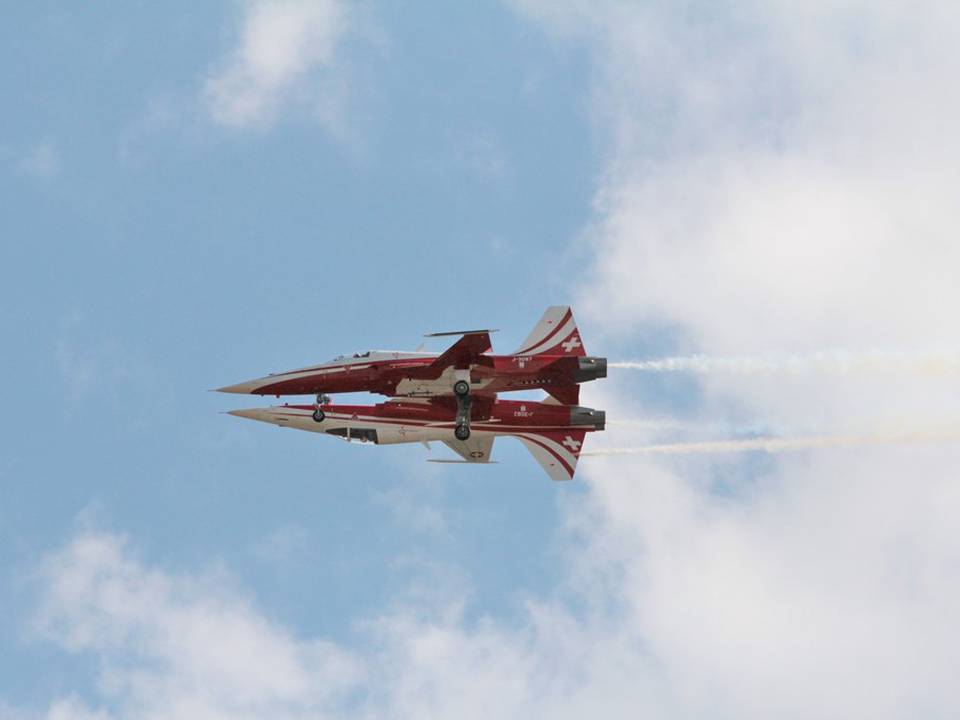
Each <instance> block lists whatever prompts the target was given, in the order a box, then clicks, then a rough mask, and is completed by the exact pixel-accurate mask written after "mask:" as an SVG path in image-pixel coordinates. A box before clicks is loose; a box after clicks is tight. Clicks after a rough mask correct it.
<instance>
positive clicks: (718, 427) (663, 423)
mask: <svg viewBox="0 0 960 720" xmlns="http://www.w3.org/2000/svg"><path fill="white" fill-rule="evenodd" d="M607 427H608V428H611V429H612V428H625V429H631V430H650V431H653V432H674V433H701V434H703V433H713V434H720V435H762V434H771V433H777V434H780V435H782V434H785V433H790V432H797V428H789V429H788V428H785V427H783V426H773V425H771V424H770V423H751V424H732V423H729V422H705V421H698V420H680V419H676V418H642V419H634V418H614V419H608V420H607Z"/></svg>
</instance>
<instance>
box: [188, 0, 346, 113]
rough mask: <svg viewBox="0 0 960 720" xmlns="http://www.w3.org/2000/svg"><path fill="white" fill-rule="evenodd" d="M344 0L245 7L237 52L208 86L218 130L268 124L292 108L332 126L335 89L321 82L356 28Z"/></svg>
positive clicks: (262, 1) (258, 2) (251, 2)
mask: <svg viewBox="0 0 960 720" xmlns="http://www.w3.org/2000/svg"><path fill="white" fill-rule="evenodd" d="M350 23H351V8H350V6H349V4H348V3H346V2H343V0H247V2H245V3H244V15H243V19H242V21H241V28H240V31H239V35H240V37H239V39H238V44H237V46H236V48H234V50H233V51H232V52H231V53H230V54H229V56H228V57H226V58H225V59H224V60H222V61H221V62H220V63H219V64H218V66H217V68H216V69H215V70H214V71H213V73H212V74H211V75H210V76H209V77H208V78H207V80H206V82H205V84H204V90H203V99H204V102H205V104H206V107H207V109H208V111H209V113H210V116H211V117H212V118H213V120H214V121H215V122H217V123H220V124H222V125H225V126H229V127H235V128H262V127H266V126H268V125H270V124H271V123H272V122H273V121H274V120H275V119H276V117H277V116H278V114H279V113H280V112H281V111H282V110H283V109H284V108H285V107H286V106H288V105H291V104H306V105H309V106H311V107H312V108H313V109H314V111H315V112H316V114H317V116H318V117H320V118H321V119H323V120H324V121H325V122H327V123H328V124H336V122H335V121H336V117H335V116H336V113H335V111H334V109H333V108H332V107H331V105H336V104H338V103H340V102H341V100H342V98H340V97H338V96H337V92H339V91H338V90H337V88H341V85H339V84H337V83H335V82H323V78H322V77H321V75H322V73H323V71H324V70H325V69H329V68H330V66H331V65H332V64H333V62H334V59H335V56H336V52H337V48H338V45H339V44H340V42H341V40H342V38H343V36H344V34H345V33H346V32H347V31H348V29H349V28H350Z"/></svg>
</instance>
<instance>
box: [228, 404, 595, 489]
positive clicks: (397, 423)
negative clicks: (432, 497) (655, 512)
mask: <svg viewBox="0 0 960 720" xmlns="http://www.w3.org/2000/svg"><path fill="white" fill-rule="evenodd" d="M230 414H231V415H237V416H239V417H244V418H249V419H251V420H260V421H262V422H267V423H272V424H274V425H278V426H280V427H288V428H295V429H298V430H308V431H312V432H317V433H323V434H326V435H331V436H333V437H336V438H340V439H342V440H347V441H349V442H356V443H373V444H377V445H393V444H397V443H413V442H420V443H424V444H429V443H430V442H431V441H440V442H443V443H444V444H446V445H447V446H448V447H450V448H451V449H452V450H453V451H454V452H456V453H457V454H458V455H459V456H460V458H461V459H460V460H431V462H462V463H489V462H491V460H490V455H491V452H492V450H493V441H494V439H495V438H497V437H502V436H507V437H514V438H517V439H518V440H520V441H521V442H522V443H523V444H524V445H525V446H526V447H527V449H528V450H529V451H530V452H531V454H532V455H533V456H534V458H536V460H537V462H538V463H540V465H541V467H543V469H544V470H545V471H546V473H547V475H549V476H550V477H551V478H552V479H553V480H572V479H573V475H574V472H575V471H576V467H577V460H578V459H579V458H580V450H581V448H582V447H583V442H584V438H585V437H586V434H587V433H589V432H594V431H598V430H603V429H604V426H605V421H606V416H605V414H604V412H603V411H602V410H593V409H590V408H585V407H579V406H570V405H561V404H560V403H558V402H557V401H556V400H548V401H547V402H542V403H541V402H533V401H529V400H528V401H519V400H499V399H496V398H494V397H492V396H487V397H478V398H476V399H475V401H474V402H473V403H472V405H471V408H470V419H471V421H472V433H471V432H468V433H467V434H466V437H463V436H462V434H461V433H460V432H459V431H460V429H461V428H462V427H463V425H462V418H461V417H460V409H459V407H458V403H457V401H456V398H453V397H434V398H396V399H392V400H388V401H387V402H384V403H380V404H377V405H334V404H332V403H329V402H326V403H323V404H319V405H282V406H277V407H268V408H254V409H251V410H231V411H230Z"/></svg>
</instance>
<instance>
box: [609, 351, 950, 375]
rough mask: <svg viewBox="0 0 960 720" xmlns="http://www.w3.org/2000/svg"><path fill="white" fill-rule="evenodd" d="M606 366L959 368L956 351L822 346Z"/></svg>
mask: <svg viewBox="0 0 960 720" xmlns="http://www.w3.org/2000/svg"><path fill="white" fill-rule="evenodd" d="M608 367H610V368H617V369H623V370H644V371H647V372H692V373H701V374H703V373H712V372H726V373H736V374H740V375H757V374H765V373H778V372H788V373H796V374H799V373H807V372H830V373H840V374H843V373H850V372H859V371H865V370H866V371H909V372H919V373H922V374H944V373H953V372H958V371H960V352H956V351H942V352H941V351H923V352H921V351H902V350H900V351H892V350H865V351H860V352H853V351H848V350H824V351H819V352H815V353H809V354H805V355H755V356H749V355H747V356H740V357H710V356H708V355H689V356H686V357H670V358H661V359H659V360H640V361H624V362H612V363H609V365H608Z"/></svg>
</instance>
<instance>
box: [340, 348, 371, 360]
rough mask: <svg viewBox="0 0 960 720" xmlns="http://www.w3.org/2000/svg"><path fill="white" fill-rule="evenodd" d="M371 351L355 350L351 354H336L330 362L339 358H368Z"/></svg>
mask: <svg viewBox="0 0 960 720" xmlns="http://www.w3.org/2000/svg"><path fill="white" fill-rule="evenodd" d="M371 352H372V351H371V350H367V351H366V352H355V353H354V354H353V355H337V356H336V357H335V358H334V359H333V360H331V361H330V362H340V361H341V360H358V359H361V358H368V357H370V353H371Z"/></svg>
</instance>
